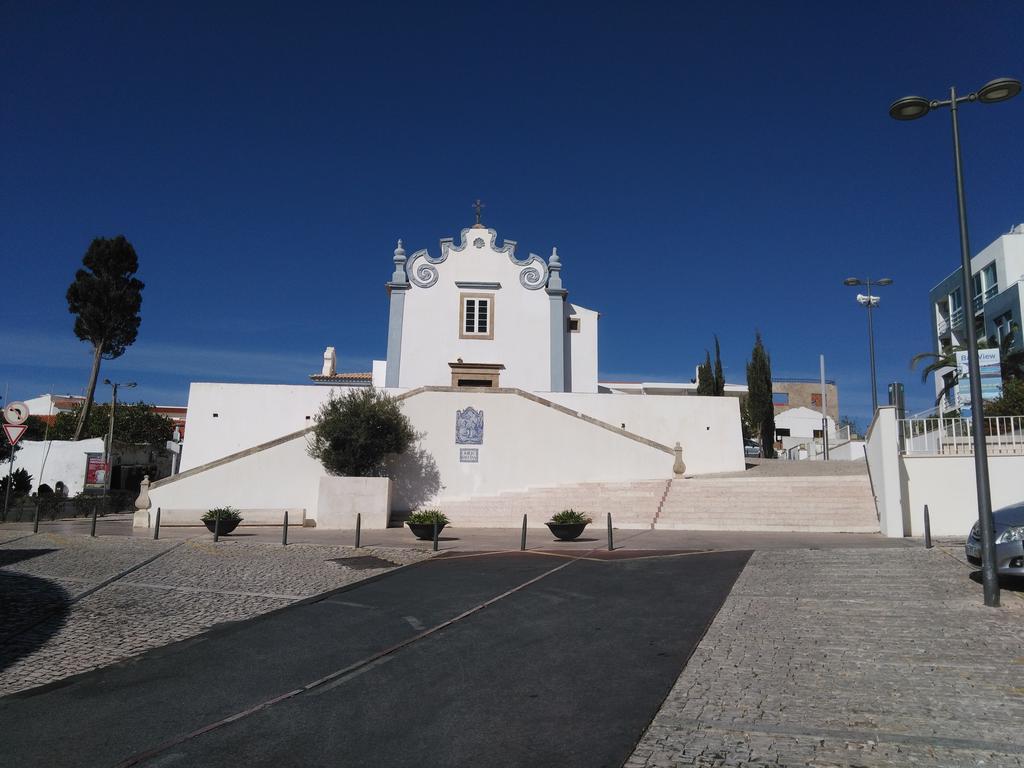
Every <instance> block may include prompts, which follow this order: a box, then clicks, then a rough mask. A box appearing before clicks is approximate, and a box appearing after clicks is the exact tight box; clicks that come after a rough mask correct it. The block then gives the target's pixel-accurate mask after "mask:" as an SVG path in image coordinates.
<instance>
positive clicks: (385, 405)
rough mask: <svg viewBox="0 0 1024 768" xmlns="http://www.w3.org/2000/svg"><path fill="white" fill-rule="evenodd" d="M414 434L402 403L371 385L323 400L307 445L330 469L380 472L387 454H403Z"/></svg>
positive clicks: (349, 474) (365, 474)
mask: <svg viewBox="0 0 1024 768" xmlns="http://www.w3.org/2000/svg"><path fill="white" fill-rule="evenodd" d="M415 439H416V433H415V431H413V428H412V424H410V423H409V419H408V417H407V416H406V415H405V414H404V413H402V409H401V405H400V403H399V402H398V401H397V400H395V398H393V397H390V396H389V395H388V394H387V393H386V392H381V391H379V390H376V389H373V388H372V387H370V388H368V389H358V390H355V391H352V392H349V393H348V394H346V395H343V396H341V397H335V396H333V395H332V396H331V399H330V400H328V401H327V402H326V403H324V404H323V405H321V406H320V410H319V412H317V415H316V425H315V426H314V427H313V430H312V433H311V435H310V438H309V445H308V446H307V449H306V450H307V452H308V453H309V455H310V456H311V457H312V458H314V459H316V460H317V461H319V462H320V463H321V464H323V466H324V469H326V470H327V473H328V474H331V475H340V476H342V477H380V476H382V475H383V474H384V469H385V460H386V459H387V457H388V456H389V455H391V454H400V453H405V452H406V451H407V450H408V449H409V448H410V447H411V446H412V444H413V441H414V440H415Z"/></svg>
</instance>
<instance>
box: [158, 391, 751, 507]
mask: <svg viewBox="0 0 1024 768" xmlns="http://www.w3.org/2000/svg"><path fill="white" fill-rule="evenodd" d="M193 389H194V395H196V396H197V397H199V396H200V395H201V397H200V398H199V400H197V402H202V403H203V406H204V407H209V408H216V409H217V412H218V413H220V414H221V415H220V416H219V417H218V419H216V420H214V419H206V420H205V421H208V422H210V423H206V424H204V428H207V429H209V430H210V431H209V432H208V433H207V439H208V440H209V441H210V443H211V445H213V446H217V445H219V446H220V448H216V449H214V450H211V452H212V453H217V454H219V455H218V456H214V457H213V458H220V457H223V456H224V455H225V454H227V453H230V452H231V451H229V450H226V448H227V446H229V445H231V444H233V442H234V441H236V440H237V439H238V438H237V436H236V435H234V434H233V430H234V429H235V428H236V427H237V428H238V429H245V428H246V427H248V431H247V432H246V434H247V435H248V437H246V438H245V439H246V440H247V441H248V444H247V445H245V446H244V447H245V448H247V449H248V448H250V447H251V446H252V445H254V444H255V443H256V442H260V440H259V438H256V439H255V440H254V439H253V438H254V437H256V436H257V434H258V430H259V429H260V428H265V429H270V428H273V426H275V425H276V426H277V427H280V428H282V431H284V432H288V431H290V430H289V429H284V428H285V427H287V426H289V424H291V425H294V424H295V423H298V424H299V425H300V427H299V428H300V429H301V428H302V426H303V425H305V424H306V422H305V420H304V412H303V409H302V408H301V407H299V405H298V403H301V402H304V403H306V404H307V405H309V406H310V407H312V406H314V405H315V404H316V403H317V402H318V401H319V399H320V398H323V397H326V396H327V394H328V393H327V391H326V390H327V389H328V388H320V387H304V388H291V387H264V388H259V387H245V386H242V385H203V386H202V387H199V385H195V386H194V388H193ZM253 389H264V390H266V391H265V392H260V393H253V392H247V391H246V390H253ZM291 389H303V390H308V391H307V392H303V393H295V392H291V391H289V390H291ZM247 398H248V400H247ZM561 399H562V403H563V405H565V407H568V408H571V409H572V410H573V413H564V412H562V411H561V410H560V409H559V408H557V407H553V406H552V405H549V404H547V403H546V402H545V401H541V402H538V401H537V400H536V399H534V398H533V397H531V396H524V395H521V394H518V393H515V392H501V391H492V390H474V389H462V390H449V391H441V392H419V393H416V394H414V395H412V396H411V397H409V398H408V399H406V400H404V401H403V405H402V408H403V410H404V411H405V413H406V414H407V415H408V416H409V418H410V420H411V421H412V423H413V425H414V427H415V429H416V431H417V432H418V433H419V434H420V435H421V437H420V440H419V443H418V445H417V447H416V449H415V450H414V451H412V452H411V453H410V454H407V455H405V456H403V457H401V458H400V459H399V460H398V461H397V462H395V464H394V465H393V474H394V477H395V483H394V488H393V497H392V498H393V508H394V509H396V510H405V509H410V508H414V507H421V506H424V505H426V504H430V503H440V502H442V501H443V500H444V499H456V498H467V497H472V496H474V495H493V494H497V493H501V492H503V491H515V490H522V489H525V488H529V487H536V486H551V485H562V484H574V483H584V482H599V481H607V482H625V481H630V480H652V479H662V478H666V479H667V478H669V477H672V476H673V474H672V464H673V455H672V454H671V452H666V451H664V450H662V449H661V448H659V447H658V446H657V445H651V444H648V443H647V442H645V441H644V440H636V439H632V438H630V437H629V436H626V435H623V434H620V433H619V432H618V431H616V430H614V429H612V430H609V429H607V428H604V427H603V426H601V425H598V424H595V423H592V422H591V421H588V420H587V419H586V418H580V417H578V416H576V415H574V413H575V411H583V410H584V408H588V409H589V410H590V411H594V412H593V413H592V415H591V418H597V419H600V420H602V421H604V420H605V419H602V413H599V412H597V411H599V410H600V409H599V408H598V407H597V406H599V405H601V403H602V401H604V400H607V401H608V408H609V409H608V410H607V411H606V412H604V416H606V417H607V416H609V415H612V414H613V412H614V414H617V415H618V414H621V415H624V416H628V419H629V421H631V422H632V425H633V431H634V432H637V431H638V430H639V427H640V426H642V425H643V426H645V429H644V430H643V431H646V433H647V436H646V437H647V439H648V440H652V439H654V440H655V441H656V442H660V441H658V440H656V437H657V436H661V437H664V438H672V442H668V441H667V440H666V441H665V442H666V444H667V447H671V445H672V443H674V442H675V440H676V439H679V440H681V441H682V442H683V445H684V446H689V448H687V449H684V461H685V462H686V463H687V473H688V474H689V473H700V472H712V471H725V470H730V469H741V468H742V467H743V456H742V445H741V441H740V429H739V412H738V409H737V401H736V400H734V399H732V398H670V397H667V398H654V397H651V398H637V397H631V396H628V395H623V396H614V395H582V394H581V395H562V396H561ZM278 400H281V401H287V402H290V403H292V404H293V405H292V406H291V408H292V410H291V412H290V414H291V415H290V417H289V418H288V419H285V418H279V419H278V420H277V421H275V422H270V421H260V420H258V419H255V418H250V419H249V420H248V421H247V420H246V418H245V413H246V412H245V409H244V408H243V407H242V405H243V404H244V403H245V402H247V401H248V402H250V403H252V402H257V403H259V405H260V406H261V407H262V408H267V409H270V410H273V411H275V412H281V411H282V410H283V408H279V407H278V406H279V403H278V402H277V401H278ZM619 400H621V403H618V404H617V401H619ZM708 400H711V401H713V402H706V401H708ZM645 401H646V402H645ZM659 405H661V406H664V410H663V411H661V412H659ZM225 406H227V407H225ZM618 406H621V410H620V409H619V407H618ZM467 407H473V408H475V409H477V410H479V411H482V412H483V414H484V436H483V443H482V444H480V445H466V446H462V445H458V444H456V442H455V419H456V412H457V411H459V410H463V409H465V408H467ZM222 419H223V420H222ZM213 422H216V423H213ZM662 422H664V423H667V424H669V425H674V426H672V427H671V428H670V429H664V428H662V431H660V432H659V428H658V424H659V423H662ZM619 423H620V422H613V423H612V426H613V427H618V425H619ZM257 425H262V427H259V426H257ZM268 425H269V426H268ZM629 427H630V424H629V422H627V428H629ZM190 429H191V424H190ZM215 430H223V432H222V433H217V432H216V431H215ZM643 431H641V432H640V434H641V436H642V437H645V435H643ZM190 434H191V432H190ZM280 436H281V434H280V433H278V434H273V435H269V436H267V437H266V439H267V440H270V439H272V438H276V437H280ZM461 448H469V449H475V450H476V451H477V461H475V462H472V463H470V462H466V461H462V460H461V459H462V456H461V453H460V449H461ZM188 450H189V449H188V447H187V446H186V449H185V455H186V456H188ZM191 466H195V463H193V464H192V465H191ZM323 475H324V472H323V469H322V467H321V466H320V465H319V464H318V463H317V462H316V461H314V460H313V459H310V458H309V457H308V456H307V455H306V436H305V435H304V434H303V435H299V436H296V437H294V438H293V439H291V440H287V441H285V442H283V443H281V444H280V445H277V446H274V447H271V448H268V449H266V450H261V451H255V452H251V453H248V454H247V455H244V456H242V457H240V458H238V459H235V460H232V461H229V462H226V463H224V464H221V465H219V466H216V467H213V468H211V469H208V470H204V471H200V472H197V473H195V474H193V475H191V476H182V477H178V478H173V479H170V480H168V481H162V482H161V484H158V485H157V487H155V488H154V489H153V490H152V491H151V493H150V497H151V499H152V503H153V507H154V508H155V507H157V506H161V507H163V508H165V509H170V510H174V509H185V510H196V509H200V510H201V509H209V508H211V507H215V506H221V505H225V504H228V505H231V506H234V507H238V508H240V509H246V508H250V509H284V508H288V509H305V510H306V516H307V517H308V518H311V519H314V520H315V519H317V517H318V514H319V512H318V504H319V501H318V489H319V487H320V479H321V478H322V477H323ZM140 524H146V522H145V521H143V522H142V523H140Z"/></svg>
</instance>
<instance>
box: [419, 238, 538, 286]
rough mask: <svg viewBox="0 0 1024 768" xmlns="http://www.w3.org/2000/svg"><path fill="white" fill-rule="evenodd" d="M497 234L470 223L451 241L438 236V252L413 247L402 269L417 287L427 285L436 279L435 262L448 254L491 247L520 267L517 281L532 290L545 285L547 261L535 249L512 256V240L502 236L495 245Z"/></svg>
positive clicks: (514, 251)
mask: <svg viewBox="0 0 1024 768" xmlns="http://www.w3.org/2000/svg"><path fill="white" fill-rule="evenodd" d="M497 237H498V234H497V232H495V230H493V229H485V228H484V227H470V228H469V229H464V230H462V235H461V242H460V243H459V245H458V246H456V245H454V240H452V239H451V238H445V239H443V240H441V243H440V250H441V253H440V255H439V256H437V257H436V258H435V257H432V256H431V255H430V254H429V253H428V251H427V250H426V249H425V248H424V249H423V250H419V251H416V252H415V253H414V254H413V255H412V256H411V257H410V258H409V261H408V264H407V266H406V272H407V274H408V276H409V282H410V283H412V284H413V285H415V286H416V287H418V288H430V287H431V286H433V285H435V284H436V283H437V281H438V269H437V267H438V265H440V264H443V263H444V262H445V261H447V260H448V256H449V254H452V253H463V252H466V251H469V252H470V253H472V252H474V251H481V252H485V251H488V250H489V251H491V252H492V253H494V254H505V255H507V256H508V259H509V261H510V262H512V264H514V265H515V266H517V267H522V269H521V270H520V271H519V284H520V285H522V286H523V287H524V288H526V289H527V290H530V291H536V290H539V289H540V288H543V287H545V285H546V284H547V280H548V265H547V263H546V262H545V261H544V259H542V258H541V257H540V256H538V255H537V254H535V253H531V254H529V256H527V257H526V258H525V259H517V258H516V241H515V240H505V241H504V242H503V243H502V244H501V246H500V247H499V246H497V245H496V240H497Z"/></svg>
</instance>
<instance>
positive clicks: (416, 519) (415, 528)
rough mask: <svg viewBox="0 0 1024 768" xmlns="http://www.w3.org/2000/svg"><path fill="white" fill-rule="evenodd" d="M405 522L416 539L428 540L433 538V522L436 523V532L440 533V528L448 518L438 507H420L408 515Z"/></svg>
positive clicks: (445, 523)
mask: <svg viewBox="0 0 1024 768" xmlns="http://www.w3.org/2000/svg"><path fill="white" fill-rule="evenodd" d="M406 523H407V524H408V526H409V530H410V531H412V532H413V533H414V534H415V535H416V538H417V539H423V540H425V541H430V540H432V539H433V538H434V523H437V532H438V533H441V529H442V528H444V527H445V526H446V525H448V518H447V517H446V516H445V514H444V512H442V511H441V510H440V509H421V510H419V511H417V512H413V513H412V514H411V515H409V519H408V520H406Z"/></svg>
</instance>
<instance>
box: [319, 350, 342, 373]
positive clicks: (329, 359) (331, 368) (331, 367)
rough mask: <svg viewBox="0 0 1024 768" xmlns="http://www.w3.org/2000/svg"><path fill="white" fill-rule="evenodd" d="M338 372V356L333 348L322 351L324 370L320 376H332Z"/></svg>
mask: <svg viewBox="0 0 1024 768" xmlns="http://www.w3.org/2000/svg"><path fill="white" fill-rule="evenodd" d="M337 370H338V355H337V353H336V352H335V351H334V347H327V349H325V350H324V368H323V371H322V372H321V375H322V376H333V375H334V373H335V371H337Z"/></svg>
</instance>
